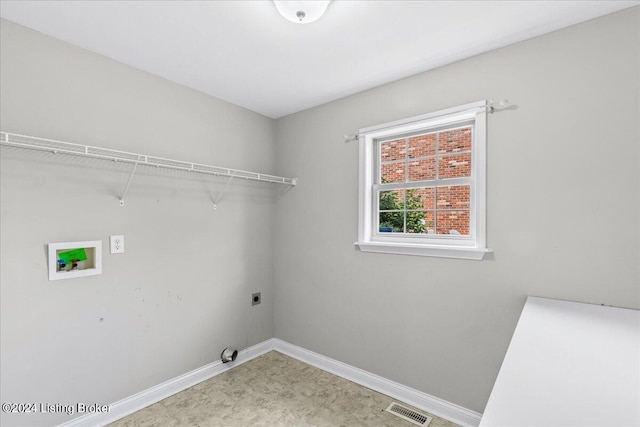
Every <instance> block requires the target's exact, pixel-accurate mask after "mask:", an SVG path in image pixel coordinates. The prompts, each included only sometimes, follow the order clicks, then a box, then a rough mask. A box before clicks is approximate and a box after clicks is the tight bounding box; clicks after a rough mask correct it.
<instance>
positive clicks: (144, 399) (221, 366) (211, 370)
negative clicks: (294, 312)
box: [58, 340, 273, 427]
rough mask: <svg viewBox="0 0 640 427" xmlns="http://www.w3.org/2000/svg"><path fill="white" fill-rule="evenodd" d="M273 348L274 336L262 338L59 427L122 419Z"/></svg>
mask: <svg viewBox="0 0 640 427" xmlns="http://www.w3.org/2000/svg"><path fill="white" fill-rule="evenodd" d="M271 350H273V342H272V340H267V341H263V342H261V343H259V344H256V345H254V346H251V347H249V348H246V349H244V350H240V351H238V358H237V359H236V361H235V362H229V363H222V361H220V360H217V361H215V362H212V363H209V364H208V365H205V366H203V367H201V368H198V369H194V370H193V371H191V372H187V373H186V374H183V375H180V376H178V377H175V378H173V379H170V380H169V381H165V382H163V383H161V384H158V385H156V386H153V387H150V388H148V389H146V390H143V391H141V392H139V393H136V394H134V395H132V396H129V397H126V398H124V399H122V400H120V401H118V402H116V403H113V404H111V405H109V412H105V413H92V414H87V415H83V416H81V417H78V418H74V419H72V420H70V421H67V422H66V423H63V424H60V425H59V426H58V427H85V426H86V427H94V426H104V425H106V424H109V423H112V422H114V421H116V420H119V419H120V418H124V417H126V416H127V415H130V414H133V413H134V412H136V411H139V410H140V409H142V408H146V407H147V406H149V405H153V404H154V403H156V402H159V401H161V400H162V399H166V398H167V397H169V396H173V395H174V394H176V393H179V392H181V391H183V390H186V389H188V388H189V387H193V386H194V385H196V384H198V383H201V382H202V381H205V380H208V379H209V378H212V377H215V376H216V375H218V374H221V373H223V372H225V371H228V370H229V369H233V368H234V367H236V366H239V365H242V364H243V363H245V362H248V361H249V360H251V359H254V358H256V357H258V356H260V355H262V354H264V353H267V352H269V351H271Z"/></svg>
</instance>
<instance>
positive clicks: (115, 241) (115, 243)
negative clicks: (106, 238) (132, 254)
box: [110, 236, 124, 254]
mask: <svg viewBox="0 0 640 427" xmlns="http://www.w3.org/2000/svg"><path fill="white" fill-rule="evenodd" d="M110 237H111V253H112V254H123V253H124V236H110Z"/></svg>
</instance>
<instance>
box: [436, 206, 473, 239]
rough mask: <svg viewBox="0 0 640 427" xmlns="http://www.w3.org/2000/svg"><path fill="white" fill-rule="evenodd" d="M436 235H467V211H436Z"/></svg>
mask: <svg viewBox="0 0 640 427" xmlns="http://www.w3.org/2000/svg"><path fill="white" fill-rule="evenodd" d="M436 219H437V221H436V224H437V230H436V232H437V234H453V235H458V234H461V235H463V236H468V235H469V211H438V212H437V213H436Z"/></svg>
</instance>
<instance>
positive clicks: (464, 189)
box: [436, 185, 471, 210]
mask: <svg viewBox="0 0 640 427" xmlns="http://www.w3.org/2000/svg"><path fill="white" fill-rule="evenodd" d="M470 189H471V187H470V186H468V185H450V186H445V187H438V190H437V195H438V196H437V202H436V203H437V205H436V206H437V208H438V210H440V209H469V203H470V199H471V197H470Z"/></svg>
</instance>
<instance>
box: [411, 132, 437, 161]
mask: <svg viewBox="0 0 640 427" xmlns="http://www.w3.org/2000/svg"><path fill="white" fill-rule="evenodd" d="M435 154H436V134H435V133H429V134H426V135H418V136H414V137H411V138H409V158H415V157H426V156H434V155H435Z"/></svg>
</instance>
